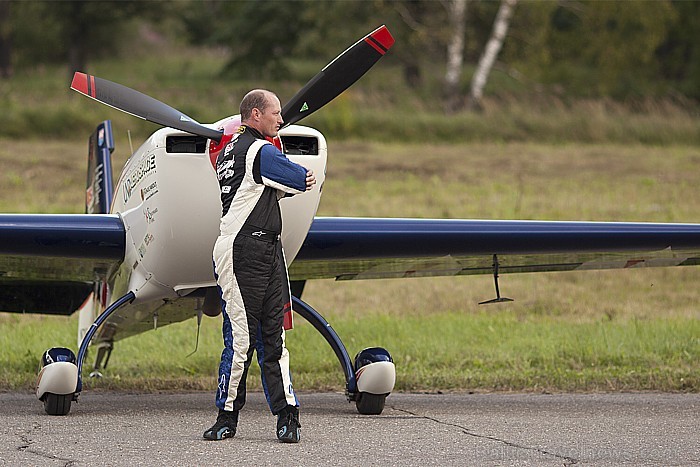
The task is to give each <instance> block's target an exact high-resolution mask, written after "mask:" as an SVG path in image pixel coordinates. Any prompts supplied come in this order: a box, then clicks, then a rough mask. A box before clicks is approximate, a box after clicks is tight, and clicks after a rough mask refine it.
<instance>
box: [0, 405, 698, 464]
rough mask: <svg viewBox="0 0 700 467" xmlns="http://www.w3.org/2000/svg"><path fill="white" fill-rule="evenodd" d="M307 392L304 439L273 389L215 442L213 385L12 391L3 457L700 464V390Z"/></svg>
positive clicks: (4, 460)
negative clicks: (369, 395) (283, 424)
mask: <svg viewBox="0 0 700 467" xmlns="http://www.w3.org/2000/svg"><path fill="white" fill-rule="evenodd" d="M298 395H299V399H300V401H301V424H302V428H301V430H302V431H301V433H302V439H301V442H300V443H299V444H281V443H279V442H278V441H277V439H276V437H275V418H274V417H273V416H272V415H271V414H270V412H269V410H268V408H267V404H266V402H265V398H264V395H263V394H262V393H251V394H249V397H248V403H247V404H246V407H245V408H244V409H243V411H242V412H241V417H240V421H239V424H238V433H237V434H236V436H235V438H232V439H226V440H223V441H216V442H215V441H205V440H203V439H202V433H203V432H204V430H205V429H206V428H208V427H209V426H210V425H211V424H212V423H213V422H214V420H215V418H216V408H215V407H214V405H213V397H214V396H213V393H212V394H209V393H188V394H126V393H121V392H119V393H116V392H84V393H83V394H82V395H81V396H80V400H79V401H78V402H77V403H73V406H72V408H71V412H70V414H69V415H67V416H62V417H56V416H49V415H47V414H46V413H44V409H43V404H42V403H41V402H39V401H38V400H37V399H36V398H35V397H34V395H33V394H30V393H3V394H0V465H1V466H5V465H7V466H19V465H22V466H25V465H31V466H94V465H113V466H122V465H124V466H130V465H187V466H190V465H191V466H194V465H221V464H231V465H233V464H239V465H240V464H242V465H252V464H254V465H299V466H313V465H333V466H337V465H347V466H390V465H399V466H403V465H416V466H418V465H420V466H423V465H440V466H445V465H460V466H471V465H474V466H492V465H493V466H501V465H534V466H550V465H551V466H555V465H556V466H563V465H566V466H568V465H577V466H578V465H585V466H588V465H592V466H612V465H614V466H619V465H634V466H640V465H654V466H656V465H663V466H671V465H700V394H659V393H623V394H620V393H615V394H406V393H397V394H391V395H390V396H389V397H388V398H387V401H386V407H385V409H384V412H383V413H382V414H381V415H376V416H367V415H360V414H358V413H357V411H356V409H355V406H354V403H348V402H347V400H346V398H345V396H344V395H343V394H338V393H300V394H298Z"/></svg>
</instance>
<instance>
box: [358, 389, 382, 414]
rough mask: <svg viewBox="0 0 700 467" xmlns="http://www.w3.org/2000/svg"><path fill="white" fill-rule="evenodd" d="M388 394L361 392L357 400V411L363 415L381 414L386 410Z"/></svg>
mask: <svg viewBox="0 0 700 467" xmlns="http://www.w3.org/2000/svg"><path fill="white" fill-rule="evenodd" d="M386 396H387V395H386V394H370V393H368V392H361V393H360V395H359V396H358V399H357V400H356V401H355V406H356V407H357V411H358V412H360V413H361V414H362V415H379V414H381V413H382V410H384V403H385V402H386Z"/></svg>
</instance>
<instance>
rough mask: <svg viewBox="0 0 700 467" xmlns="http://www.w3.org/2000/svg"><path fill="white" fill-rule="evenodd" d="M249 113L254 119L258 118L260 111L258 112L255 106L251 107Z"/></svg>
mask: <svg viewBox="0 0 700 467" xmlns="http://www.w3.org/2000/svg"><path fill="white" fill-rule="evenodd" d="M250 115H251V117H253V118H254V119H255V120H260V116H261V115H262V112H260V109H258V108H257V107H253V111H252V112H251V114H250Z"/></svg>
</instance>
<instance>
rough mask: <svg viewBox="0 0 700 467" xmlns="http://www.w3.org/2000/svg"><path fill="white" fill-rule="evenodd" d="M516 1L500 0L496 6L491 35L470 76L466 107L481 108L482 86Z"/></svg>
mask: <svg viewBox="0 0 700 467" xmlns="http://www.w3.org/2000/svg"><path fill="white" fill-rule="evenodd" d="M517 3H518V0H501V6H500V7H499V8H498V13H497V14H496V19H495V20H494V22H493V30H492V31H491V37H490V38H489V41H488V43H487V44H486V48H485V49H484V53H483V54H482V55H481V58H480V59H479V63H478V65H477V66H476V71H475V72H474V76H473V77H472V83H471V89H470V91H469V99H468V101H467V108H468V109H470V110H474V109H480V108H481V99H482V97H483V95H484V86H486V81H487V80H488V78H489V74H490V73H491V68H493V64H494V62H495V61H496V57H497V56H498V53H499V52H500V51H501V47H502V46H503V41H504V40H505V38H506V33H507V32H508V26H509V25H510V20H511V17H512V16H513V10H514V9H515V5H516V4H517Z"/></svg>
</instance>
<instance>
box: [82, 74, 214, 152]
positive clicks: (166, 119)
mask: <svg viewBox="0 0 700 467" xmlns="http://www.w3.org/2000/svg"><path fill="white" fill-rule="evenodd" d="M70 87H71V89H73V90H75V91H78V92H79V93H81V94H84V95H86V96H87V97H90V98H91V99H95V100H96V101H98V102H102V103H103V104H105V105H108V106H110V107H114V108H115V109H117V110H121V111H122V112H126V113H128V114H130V115H133V116H135V117H139V118H142V119H144V120H147V121H149V122H153V123H158V124H159V125H164V126H167V127H171V128H175V129H178V130H182V131H186V132H188V133H192V134H194V135H200V136H206V137H207V138H210V139H213V140H216V141H219V140H221V137H222V136H223V132H222V131H218V130H213V129H211V128H207V127H205V126H203V125H201V124H200V123H198V122H197V121H196V120H195V119H193V118H191V117H188V116H187V115H185V114H183V113H182V112H180V111H179V110H177V109H174V108H172V107H170V106H169V105H167V104H164V103H162V102H161V101H159V100H157V99H154V98H152V97H150V96H147V95H146V94H143V93H140V92H138V91H135V90H133V89H131V88H127V87H126V86H122V85H121V84H118V83H113V82H112V81H108V80H106V79H102V78H98V77H97V76H92V75H88V74H85V73H81V72H79V71H76V72H75V74H74V75H73V82H72V83H71V85H70Z"/></svg>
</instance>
